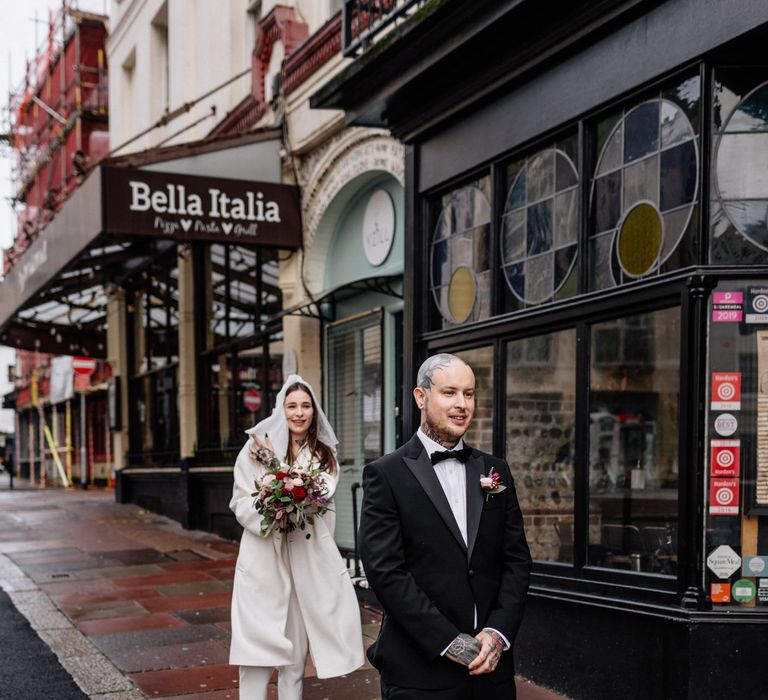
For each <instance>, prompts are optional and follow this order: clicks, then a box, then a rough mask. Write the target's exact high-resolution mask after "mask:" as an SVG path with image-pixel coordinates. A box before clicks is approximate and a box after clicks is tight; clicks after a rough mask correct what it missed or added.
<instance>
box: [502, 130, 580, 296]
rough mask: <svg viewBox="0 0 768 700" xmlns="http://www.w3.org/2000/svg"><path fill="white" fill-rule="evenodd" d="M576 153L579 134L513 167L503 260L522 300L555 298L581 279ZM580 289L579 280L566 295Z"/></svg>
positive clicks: (508, 278)
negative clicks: (578, 274)
mask: <svg viewBox="0 0 768 700" xmlns="http://www.w3.org/2000/svg"><path fill="white" fill-rule="evenodd" d="M576 153H577V140H576V137H575V136H574V137H572V138H570V139H568V140H565V141H563V142H562V143H557V144H554V145H552V146H550V147H548V148H544V149H542V150H540V151H538V152H536V153H534V154H533V155H531V156H530V157H528V158H523V159H521V160H518V161H517V162H515V163H513V164H512V165H511V166H510V168H509V169H508V181H509V183H510V187H509V191H508V193H507V199H506V203H505V206H504V213H503V215H502V221H501V265H502V268H503V270H504V278H505V280H506V282H507V286H508V288H509V290H510V291H511V292H512V294H513V295H514V301H516V302H521V303H522V305H534V304H541V303H543V302H547V301H552V300H553V298H556V295H558V292H560V290H561V289H562V288H563V287H564V286H565V284H566V282H567V281H568V280H569V279H570V278H572V277H573V278H574V279H573V281H574V283H575V275H572V273H573V270H574V267H575V262H576V256H577V252H578V239H579V174H578V170H577V168H576V165H575V162H574V160H575V158H576ZM574 292H575V286H574V287H573V289H572V290H570V293H569V294H564V295H560V296H570V294H572V293H574ZM520 305H521V304H520V303H517V304H515V303H512V304H510V305H509V306H511V309H514V308H519V306H520ZM511 309H510V310H511Z"/></svg>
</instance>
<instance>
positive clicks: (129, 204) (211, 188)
mask: <svg viewBox="0 0 768 700" xmlns="http://www.w3.org/2000/svg"><path fill="white" fill-rule="evenodd" d="M103 177H104V179H103V196H104V231H105V232H106V233H112V234H121V235H128V236H131V235H135V236H151V237H155V238H168V239H173V240H181V241H184V240H203V241H226V242H230V243H247V244H250V245H263V246H268V247H272V248H298V247H299V245H300V244H301V214H300V208H299V207H300V204H299V190H298V188H296V187H293V186H292V185H279V184H274V183H267V182H251V181H250V180H229V179H225V178H212V177H197V176H193V175H177V174H175V173H159V172H153V171H149V170H136V169H129V168H105V169H104V172H103Z"/></svg>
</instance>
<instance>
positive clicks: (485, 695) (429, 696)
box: [381, 676, 517, 700]
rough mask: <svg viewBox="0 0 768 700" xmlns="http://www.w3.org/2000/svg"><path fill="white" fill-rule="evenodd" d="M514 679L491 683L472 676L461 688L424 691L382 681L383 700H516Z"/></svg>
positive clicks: (483, 678)
mask: <svg viewBox="0 0 768 700" xmlns="http://www.w3.org/2000/svg"><path fill="white" fill-rule="evenodd" d="M516 698H517V691H516V690H515V681H514V679H512V680H510V681H509V682H507V683H491V682H490V681H489V680H488V678H487V677H485V676H471V677H469V678H468V679H467V682H466V683H465V684H464V685H463V686H462V687H459V688H442V689H440V690H424V689H423V688H401V687H400V686H397V685H389V684H387V683H385V682H384V681H383V680H382V681H381V699H382V700H515V699H516Z"/></svg>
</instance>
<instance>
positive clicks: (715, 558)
mask: <svg viewBox="0 0 768 700" xmlns="http://www.w3.org/2000/svg"><path fill="white" fill-rule="evenodd" d="M707 566H708V567H709V568H710V570H711V571H712V573H714V574H715V576H717V578H728V577H729V576H730V575H731V574H732V573H733V572H734V571H737V570H738V568H739V567H740V566H741V557H740V556H739V555H738V554H736V552H734V551H733V550H732V549H731V548H730V547H729V546H728V545H727V544H721V545H720V546H719V547H718V548H717V549H715V550H713V552H712V553H711V554H710V555H709V556H708V557H707Z"/></svg>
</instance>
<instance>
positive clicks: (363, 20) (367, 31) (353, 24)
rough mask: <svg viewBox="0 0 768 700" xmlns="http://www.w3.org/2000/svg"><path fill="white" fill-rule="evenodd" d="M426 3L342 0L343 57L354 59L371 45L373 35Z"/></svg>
mask: <svg viewBox="0 0 768 700" xmlns="http://www.w3.org/2000/svg"><path fill="white" fill-rule="evenodd" d="M425 2H426V0H344V20H343V22H344V24H343V27H344V35H343V39H344V41H343V44H342V50H343V52H344V55H345V56H357V55H359V54H361V53H363V52H364V51H365V50H366V49H367V48H368V47H369V46H371V45H372V44H373V42H374V41H375V38H376V36H377V35H379V34H382V33H383V32H385V31H387V30H389V29H390V28H392V27H393V25H395V24H397V22H399V21H402V20H404V19H405V18H407V17H409V16H410V15H411V14H413V12H415V11H416V10H417V9H418V7H419V6H420V5H423V4H424V3H425Z"/></svg>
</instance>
